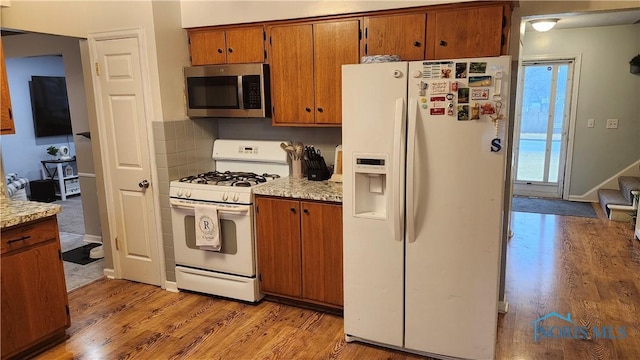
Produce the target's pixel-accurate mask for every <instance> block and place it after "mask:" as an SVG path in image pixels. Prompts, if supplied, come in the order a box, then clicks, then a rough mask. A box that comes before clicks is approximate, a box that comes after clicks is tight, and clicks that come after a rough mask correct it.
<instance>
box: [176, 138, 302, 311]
mask: <svg viewBox="0 0 640 360" xmlns="http://www.w3.org/2000/svg"><path fill="white" fill-rule="evenodd" d="M280 143H281V141H253V140H220V139H219V140H215V141H214V144H213V159H214V160H216V170H215V171H211V172H206V173H202V174H195V175H193V176H187V177H184V178H182V179H179V180H176V181H172V182H171V184H170V186H169V196H170V204H171V219H172V223H173V244H174V253H175V261H176V268H175V271H176V284H177V287H178V288H179V289H184V290H191V291H197V292H202V293H207V294H212V295H218V296H224V297H229V298H233V299H239V300H244V301H251V302H255V301H258V300H260V299H261V298H262V297H263V295H262V294H261V293H260V291H259V286H258V279H257V278H256V267H257V264H256V242H255V237H254V231H253V223H254V219H253V215H254V214H253V197H252V190H251V189H252V187H255V186H257V185H260V184H263V183H265V182H267V181H270V180H273V179H276V178H279V177H285V176H288V175H289V165H288V163H287V154H286V152H284V151H283V150H282V149H281V148H280ZM198 206H206V207H212V208H215V209H216V210H217V214H218V219H219V227H220V240H221V243H222V248H221V249H220V251H209V250H202V249H200V248H199V247H198V246H196V240H195V239H196V229H195V227H196V223H195V208H196V207H198Z"/></svg>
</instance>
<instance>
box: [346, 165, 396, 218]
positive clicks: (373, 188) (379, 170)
mask: <svg viewBox="0 0 640 360" xmlns="http://www.w3.org/2000/svg"><path fill="white" fill-rule="evenodd" d="M388 164H389V161H388V156H387V155H386V154H358V153H355V154H353V171H354V173H355V174H354V175H355V176H354V177H355V179H354V181H355V186H354V190H355V194H354V197H355V199H354V200H355V201H354V214H353V215H354V216H355V217H362V218H369V219H386V218H387V202H388V201H390V199H389V195H388V194H387V193H388V191H387V180H388V176H389V175H390V174H389V173H388Z"/></svg>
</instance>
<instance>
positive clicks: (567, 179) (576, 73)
mask: <svg viewBox="0 0 640 360" xmlns="http://www.w3.org/2000/svg"><path fill="white" fill-rule="evenodd" d="M529 61H573V73H572V74H570V76H572V77H573V78H572V79H573V80H572V82H571V103H570V104H569V119H568V121H569V123H568V124H567V125H566V126H567V135H566V136H567V148H566V154H565V159H564V169H559V170H558V177H559V178H560V176H562V183H563V184H562V194H559V195H561V199H564V200H568V199H569V190H570V184H571V166H572V164H573V147H574V141H575V132H576V118H577V111H578V90H579V85H580V68H581V63H582V55H581V54H564V55H551V54H545V55H529V56H522V57H521V58H520V61H519V63H518V78H517V79H518V80H517V81H518V84H517V90H516V102H515V103H516V105H515V109H514V112H515V113H516V114H515V116H514V127H513V134H514V141H513V146H514V147H515V146H517V143H516V137H517V140H518V141H519V140H520V135H519V134H520V127H521V121H522V116H521V115H520V112H521V110H520V109H521V108H522V96H521V94H522V91H524V89H523V85H524V81H523V78H524V66H523V63H524V62H529ZM518 150H519V148H518ZM513 160H514V162H513V164H512V174H513V175H512V177H511V185H512V187H515V186H516V184H515V181H516V175H517V170H518V169H517V166H518V160H517V159H516V157H515V156H514V159H513ZM514 192H515V190H514V191H512V194H513V193H514ZM545 194H546V193H542V192H540V193H538V192H536V191H535V188H534V190H533V191H530V192H528V195H531V196H539V195H545Z"/></svg>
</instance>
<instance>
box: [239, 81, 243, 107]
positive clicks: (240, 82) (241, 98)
mask: <svg viewBox="0 0 640 360" xmlns="http://www.w3.org/2000/svg"><path fill="white" fill-rule="evenodd" d="M238 109H244V97H243V94H242V75H238Z"/></svg>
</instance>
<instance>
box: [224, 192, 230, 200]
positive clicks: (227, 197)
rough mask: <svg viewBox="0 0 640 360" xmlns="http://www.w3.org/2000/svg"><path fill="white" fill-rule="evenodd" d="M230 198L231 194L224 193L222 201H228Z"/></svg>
mask: <svg viewBox="0 0 640 360" xmlns="http://www.w3.org/2000/svg"><path fill="white" fill-rule="evenodd" d="M228 199H229V194H227V193H224V194H222V201H227V200H228Z"/></svg>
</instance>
